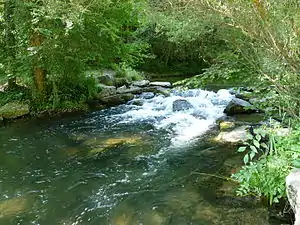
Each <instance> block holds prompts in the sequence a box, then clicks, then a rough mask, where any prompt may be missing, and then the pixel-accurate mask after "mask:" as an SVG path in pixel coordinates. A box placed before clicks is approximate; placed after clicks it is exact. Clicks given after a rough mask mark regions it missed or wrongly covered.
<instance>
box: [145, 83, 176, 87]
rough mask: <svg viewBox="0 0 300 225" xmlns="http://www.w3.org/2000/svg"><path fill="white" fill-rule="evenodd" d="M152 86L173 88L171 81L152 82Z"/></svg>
mask: <svg viewBox="0 0 300 225" xmlns="http://www.w3.org/2000/svg"><path fill="white" fill-rule="evenodd" d="M149 85H150V86H159V87H164V88H171V87H172V84H171V83H170V82H151V83H150V84H149Z"/></svg>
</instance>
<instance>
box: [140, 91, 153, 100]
mask: <svg viewBox="0 0 300 225" xmlns="http://www.w3.org/2000/svg"><path fill="white" fill-rule="evenodd" d="M154 97H155V94H154V93H153V92H144V93H142V94H140V98H142V99H151V98H154Z"/></svg>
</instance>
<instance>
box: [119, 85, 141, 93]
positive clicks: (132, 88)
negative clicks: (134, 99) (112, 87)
mask: <svg viewBox="0 0 300 225" xmlns="http://www.w3.org/2000/svg"><path fill="white" fill-rule="evenodd" d="M141 93H143V89H142V88H140V87H135V86H130V87H129V88H124V87H122V88H119V89H118V94H141Z"/></svg>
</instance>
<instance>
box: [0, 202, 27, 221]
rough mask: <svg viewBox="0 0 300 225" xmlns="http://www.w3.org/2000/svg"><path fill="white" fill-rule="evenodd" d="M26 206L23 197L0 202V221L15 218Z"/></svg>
mask: <svg viewBox="0 0 300 225" xmlns="http://www.w3.org/2000/svg"><path fill="white" fill-rule="evenodd" d="M27 206H28V200H27V199H26V198H24V197H15V198H11V199H6V200H2V201H0V219H1V218H4V217H15V216H17V215H19V214H21V213H24V212H25V211H26V209H27Z"/></svg>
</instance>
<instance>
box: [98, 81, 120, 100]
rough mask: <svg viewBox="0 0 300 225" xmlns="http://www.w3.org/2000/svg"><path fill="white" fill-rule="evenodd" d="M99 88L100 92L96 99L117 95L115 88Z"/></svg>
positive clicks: (105, 86) (101, 85) (103, 86)
mask: <svg viewBox="0 0 300 225" xmlns="http://www.w3.org/2000/svg"><path fill="white" fill-rule="evenodd" d="M99 88H100V89H101V92H100V93H99V94H98V95H97V98H103V97H108V96H111V95H115V94H117V88H116V87H115V86H108V85H104V84H99Z"/></svg>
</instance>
